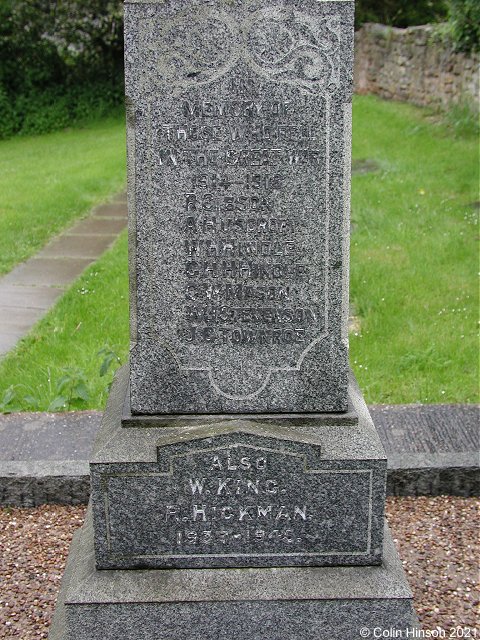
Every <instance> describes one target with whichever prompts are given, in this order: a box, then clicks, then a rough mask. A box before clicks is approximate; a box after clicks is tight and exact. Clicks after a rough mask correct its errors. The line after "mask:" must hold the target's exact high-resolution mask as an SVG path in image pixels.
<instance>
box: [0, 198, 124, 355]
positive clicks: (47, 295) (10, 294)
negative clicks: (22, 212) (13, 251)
mask: <svg viewBox="0 0 480 640" xmlns="http://www.w3.org/2000/svg"><path fill="white" fill-rule="evenodd" d="M126 223H127V204H126V195H125V194H124V193H122V194H119V195H118V196H116V197H115V198H114V199H113V201H112V202H111V203H109V204H103V205H100V206H98V207H96V208H95V209H93V211H92V213H91V214H90V215H89V216H88V217H87V218H83V219H82V220H80V221H79V222H76V223H75V224H74V225H73V226H72V227H70V228H69V229H67V230H66V231H64V232H63V233H62V234H61V235H59V236H56V237H55V238H54V239H53V240H51V241H50V242H49V243H48V244H47V245H46V246H45V247H44V248H43V249H42V250H41V251H40V252H39V253H37V254H36V255H34V256H33V257H32V258H30V259H29V260H27V261H26V262H22V263H21V264H19V265H18V266H16V267H15V268H14V269H13V270H12V271H10V273H8V274H7V275H6V276H4V277H3V278H0V357H1V356H2V355H5V354H6V353H7V352H8V351H10V349H13V347H14V346H15V345H16V344H17V342H18V340H20V339H21V338H23V337H24V336H25V335H26V334H27V333H28V332H29V331H30V329H31V328H32V327H33V325H34V324H35V323H37V322H38V321H39V320H40V318H42V317H43V316H44V315H45V314H46V313H47V311H48V310H49V309H50V307H51V306H52V305H53V304H54V302H55V301H56V300H57V298H59V297H60V296H61V295H62V294H63V293H64V292H65V290H66V289H67V288H68V287H69V286H70V284H71V283H72V282H73V281H74V280H75V279H76V278H78V276H79V275H80V274H81V273H82V271H83V270H84V269H85V268H86V267H88V266H89V265H90V264H92V262H95V260H97V259H98V258H99V257H100V256H101V255H102V253H103V252H104V251H105V250H106V249H108V247H110V246H111V245H112V243H113V242H114V240H115V239H116V238H117V236H118V234H119V233H120V231H122V229H123V228H124V227H125V226H126Z"/></svg>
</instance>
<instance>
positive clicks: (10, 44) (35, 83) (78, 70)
mask: <svg viewBox="0 0 480 640" xmlns="http://www.w3.org/2000/svg"><path fill="white" fill-rule="evenodd" d="M122 84H123V17H122V3H121V2H120V0H57V2H51V0H2V2H1V3H0V109H1V111H2V122H1V123H0V138H2V137H3V138H5V137H8V136H11V135H12V134H14V133H40V132H45V131H51V130H53V129H60V128H63V127H65V126H67V125H68V124H71V123H75V122H81V121H83V120H84V119H85V118H91V115H92V113H93V114H94V115H104V114H105V113H107V112H108V111H109V110H111V109H112V107H113V106H115V105H119V104H121V101H122V96H123V89H122Z"/></svg>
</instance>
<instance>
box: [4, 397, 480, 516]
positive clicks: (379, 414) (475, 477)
mask: <svg viewBox="0 0 480 640" xmlns="http://www.w3.org/2000/svg"><path fill="white" fill-rule="evenodd" d="M370 410H371V413H372V417H373V419H374V421H375V424H376V427H377V430H378V433H379V435H380V438H381V440H382V442H383V445H384V447H385V450H386V453H387V456H388V463H389V464H388V486H387V488H388V493H389V494H394V495H441V494H452V495H463V496H469V495H478V494H479V491H480V488H479V485H480V473H479V438H480V434H479V429H478V425H479V411H480V410H479V407H478V405H374V406H371V407H370ZM101 417H102V413H101V412H100V411H77V412H70V413H56V414H55V413H17V414H11V415H0V505H2V504H13V505H19V506H34V505H36V504H42V503H45V502H47V503H49V502H50V503H64V504H80V503H85V502H87V501H88V495H89V477H88V460H89V458H90V456H91V453H92V446H93V441H94V438H95V435H96V433H97V431H98V428H99V426H100V421H101ZM345 429H348V427H347V426H346V427H345Z"/></svg>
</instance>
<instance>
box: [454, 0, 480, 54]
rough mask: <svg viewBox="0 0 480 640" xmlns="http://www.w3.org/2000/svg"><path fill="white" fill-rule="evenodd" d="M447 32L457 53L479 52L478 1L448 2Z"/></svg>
mask: <svg viewBox="0 0 480 640" xmlns="http://www.w3.org/2000/svg"><path fill="white" fill-rule="evenodd" d="M448 23H449V24H448V32H449V36H450V38H451V40H452V42H453V45H454V47H455V49H456V50H457V51H465V52H467V53H469V52H472V51H479V50H480V2H479V0H448Z"/></svg>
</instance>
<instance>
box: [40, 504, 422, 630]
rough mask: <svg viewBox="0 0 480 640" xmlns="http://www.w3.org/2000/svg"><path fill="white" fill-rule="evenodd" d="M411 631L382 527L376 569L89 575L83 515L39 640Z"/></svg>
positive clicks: (91, 562)
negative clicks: (46, 629)
mask: <svg viewBox="0 0 480 640" xmlns="http://www.w3.org/2000/svg"><path fill="white" fill-rule="evenodd" d="M414 626H415V613H414V610H413V606H412V594H411V592H410V588H409V586H408V584H407V581H406V578H405V574H404V571H403V568H402V564H401V561H400V559H399V557H398V554H397V551H396V549H395V546H394V544H393V541H392V538H391V536H390V533H389V530H388V527H386V528H385V545H384V555H383V563H382V564H381V565H379V566H368V567H284V568H251V569H168V570H165V569H163V570H134V571H132V570H113V571H112V570H107V571H98V570H96V569H95V558H94V549H93V527H92V518H91V513H90V512H89V513H88V515H87V520H86V523H85V525H84V527H83V528H82V529H81V530H80V532H78V533H77V534H76V536H75V538H74V541H73V544H72V547H71V551H70V556H69V560H68V564H67V569H66V571H65V576H64V579H63V583H62V589H61V592H60V596H59V600H58V603H57V609H56V614H55V618H54V621H53V625H52V628H51V631H50V635H49V639H50V640H167V639H168V640H177V639H178V640H197V639H201V640H209V639H212V640H217V639H218V638H232V637H234V638H235V639H236V640H251V639H252V638H262V640H279V639H280V638H282V639H285V640H286V639H287V638H288V639H292V640H332V639H335V640H352V639H353V638H360V637H361V635H360V630H361V629H362V628H365V627H366V628H369V629H370V630H371V635H372V636H373V629H374V628H375V627H377V628H380V629H390V628H394V629H403V630H405V629H406V628H408V627H414ZM364 637H365V636H364Z"/></svg>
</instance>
